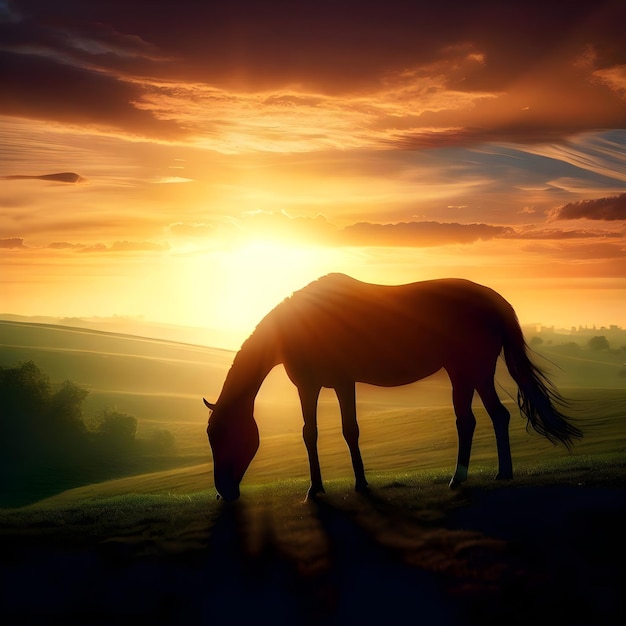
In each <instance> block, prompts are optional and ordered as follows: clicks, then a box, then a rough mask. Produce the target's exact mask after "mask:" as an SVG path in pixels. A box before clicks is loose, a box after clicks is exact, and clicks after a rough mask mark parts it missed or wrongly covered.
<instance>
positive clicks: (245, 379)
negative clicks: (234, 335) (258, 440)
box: [218, 330, 280, 410]
mask: <svg viewBox="0 0 626 626" xmlns="http://www.w3.org/2000/svg"><path fill="white" fill-rule="evenodd" d="M278 363H280V359H279V358H278V356H277V350H276V349H275V341H273V340H271V339H270V338H268V337H266V336H264V335H261V334H260V333H259V332H258V330H257V331H255V332H254V333H253V334H252V335H251V336H250V337H249V338H248V339H247V340H246V341H245V342H244V344H243V345H242V346H241V349H240V350H239V352H237V354H236V355H235V359H234V360H233V364H232V366H231V368H230V370H229V372H228V375H227V376H226V380H225V381H224V387H223V388H222V392H221V394H220V397H219V399H218V403H221V404H222V403H223V404H226V403H227V404H230V405H232V404H244V405H246V404H248V405H249V406H250V410H251V409H252V405H253V404H254V399H255V398H256V395H257V393H258V392H259V389H260V388H261V385H262V384H263V381H264V380H265V378H266V377H267V375H268V374H269V373H270V371H271V370H272V369H273V368H274V366H275V365H277V364H278Z"/></svg>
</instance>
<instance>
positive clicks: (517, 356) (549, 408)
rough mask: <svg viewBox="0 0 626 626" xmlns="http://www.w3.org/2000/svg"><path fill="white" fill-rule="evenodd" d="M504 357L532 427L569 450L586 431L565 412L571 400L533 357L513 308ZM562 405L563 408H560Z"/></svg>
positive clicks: (505, 334) (522, 411) (509, 319)
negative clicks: (578, 426) (565, 398)
mask: <svg viewBox="0 0 626 626" xmlns="http://www.w3.org/2000/svg"><path fill="white" fill-rule="evenodd" d="M503 349H504V360H505V363H506V366H507V369H508V370H509V373H510V374H511V377H512V378H513V380H514V381H515V382H516V383H517V386H518V392H517V404H518V406H519V409H520V412H521V413H522V415H523V416H525V417H526V418H527V420H528V424H527V426H526V428H527V430H530V428H531V427H532V428H533V429H534V430H535V431H537V432H538V433H539V434H540V435H543V436H544V437H546V438H547V439H548V440H549V441H550V442H551V443H553V444H557V443H559V442H560V443H562V444H564V445H565V446H566V447H567V448H568V449H570V448H571V447H572V445H573V440H574V439H580V438H581V437H582V436H583V433H582V432H581V431H580V430H579V429H578V428H577V427H576V426H574V425H573V424H572V423H571V418H569V417H567V416H565V415H564V414H563V413H561V411H560V408H564V407H566V406H567V402H566V401H565V400H564V398H563V397H562V396H561V394H560V393H559V392H558V390H557V389H556V387H555V386H554V384H553V383H552V382H551V381H550V380H549V379H548V377H547V376H546V374H545V373H544V372H543V371H542V370H541V368H539V367H538V366H537V365H535V364H534V363H533V362H532V361H531V360H530V357H529V351H530V348H529V347H528V344H527V343H526V341H525V340H524V335H523V334H522V329H521V327H520V325H519V322H518V320H517V316H516V315H515V312H514V311H513V309H512V308H511V309H510V312H508V313H507V314H506V315H505V330H504V337H503ZM557 407H559V408H557Z"/></svg>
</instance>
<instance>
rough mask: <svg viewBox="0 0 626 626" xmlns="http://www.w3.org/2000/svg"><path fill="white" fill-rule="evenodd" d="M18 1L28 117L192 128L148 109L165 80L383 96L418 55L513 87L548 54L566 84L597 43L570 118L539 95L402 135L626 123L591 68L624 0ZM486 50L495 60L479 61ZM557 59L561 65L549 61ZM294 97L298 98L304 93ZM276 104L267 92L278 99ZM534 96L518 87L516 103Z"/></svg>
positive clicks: (14, 19)
mask: <svg viewBox="0 0 626 626" xmlns="http://www.w3.org/2000/svg"><path fill="white" fill-rule="evenodd" d="M10 7H11V10H7V16H8V17H6V19H5V20H0V41H1V42H2V45H0V84H1V85H2V90H1V91H0V110H1V111H2V112H4V113H5V114H10V115H15V116H22V117H29V118H36V119H46V120H48V119H49V120H55V121H61V122H70V123H75V124H83V125H90V126H97V127H106V128H114V129H121V130H123V131H124V132H127V133H133V134H136V135H139V136H143V137H151V138H155V137H158V138H163V139H180V138H183V137H185V136H186V133H187V130H188V129H187V127H186V126H183V123H182V122H180V123H177V122H176V121H175V118H176V115H175V114H172V113H171V112H168V114H167V116H164V115H158V114H157V113H155V110H154V109H151V108H150V98H149V96H150V95H154V94H153V93H151V90H156V91H158V87H155V84H156V83H158V81H159V80H163V81H168V83H167V84H168V85H170V86H172V85H173V86H174V87H173V88H175V86H176V85H178V84H182V83H184V82H186V81H189V82H191V83H197V84H202V85H205V86H210V87H219V88H223V89H226V90H229V89H230V90H235V91H239V92H245V91H248V92H260V91H268V92H271V91H272V90H274V91H277V92H280V90H284V89H285V88H293V89H294V90H296V91H297V90H299V91H300V92H301V93H302V94H303V98H305V100H306V98H308V97H309V95H308V94H311V93H315V94H323V95H325V96H328V95H342V96H346V97H350V96H358V97H361V96H362V95H363V94H371V93H374V94H375V93H376V92H377V90H378V89H382V90H384V88H385V86H386V84H387V83H386V82H385V81H386V80H387V79H388V78H389V76H394V75H395V76H397V75H398V74H400V75H401V74H402V72H404V71H405V70H406V69H407V68H408V69H412V68H416V67H420V68H433V69H432V72H433V75H439V74H441V75H444V74H445V80H444V81H443V83H442V84H443V85H444V86H445V88H446V89H447V90H449V91H450V93H468V92H477V93H480V92H482V91H484V92H487V93H498V94H505V93H508V92H509V91H510V90H511V87H512V86H513V85H514V84H515V83H516V81H518V80H525V79H527V77H528V76H529V75H530V76H532V75H534V73H535V72H536V71H537V68H543V67H551V68H552V69H553V70H554V71H553V73H552V75H550V76H547V77H546V76H544V79H545V80H544V83H543V85H544V86H549V85H551V84H556V83H559V84H561V83H562V81H561V79H560V78H559V76H561V75H563V74H564V73H568V72H571V68H572V64H573V60H574V58H575V56H576V55H578V54H580V52H581V50H583V49H584V47H585V46H589V45H591V46H593V49H594V61H593V63H594V67H593V68H590V69H589V70H588V73H587V74H579V75H576V76H575V77H574V78H572V81H573V82H571V84H567V85H566V89H565V91H564V92H562V91H555V93H554V94H553V95H552V94H550V98H549V100H550V101H552V102H557V103H558V107H555V108H558V109H559V111H560V113H561V116H562V117H564V119H563V121H562V123H559V119H560V118H559V116H558V115H552V117H549V118H548V120H549V121H548V123H547V122H546V120H545V117H544V115H543V112H542V110H541V107H539V108H538V109H536V118H533V115H534V113H533V112H532V111H534V110H535V109H532V108H531V113H530V114H529V115H526V117H527V118H528V119H527V120H522V122H521V123H520V124H512V123H508V122H507V123H506V124H504V123H502V124H500V125H497V126H496V128H495V130H494V129H492V127H491V125H489V128H482V127H481V124H480V120H481V119H482V120H484V117H481V118H480V119H478V120H473V119H472V117H471V116H469V117H465V118H461V119H460V122H461V128H466V129H467V130H465V131H461V132H458V131H447V132H446V133H437V134H430V133H423V132H413V131H411V130H410V129H409V130H407V132H406V133H404V134H402V133H400V134H399V135H398V137H397V142H394V141H393V140H392V142H391V143H394V144H397V145H398V146H400V147H403V146H404V147H410V148H419V147H429V146H431V145H458V144H459V143H461V144H463V143H468V142H472V141H475V140H476V139H479V140H483V141H485V140H489V137H492V138H494V139H497V140H507V139H513V140H516V141H518V140H521V141H524V140H525V141H533V140H537V141H545V140H547V139H549V138H550V136H551V135H555V134H556V135H559V133H560V136H562V135H563V134H564V133H568V132H574V131H576V130H581V129H584V128H599V127H603V128H612V127H615V124H616V123H617V121H616V120H620V119H621V121H622V122H623V121H624V115H623V113H620V110H621V109H619V106H618V105H619V104H622V105H623V100H621V99H620V95H619V94H616V93H609V92H610V91H611V90H610V89H608V88H607V87H605V86H603V85H601V84H595V85H594V86H592V85H591V82H590V81H589V80H588V76H589V75H590V73H591V71H592V69H593V70H595V71H601V70H610V69H611V68H613V69H614V68H617V67H619V66H621V65H624V64H626V48H624V46H623V32H622V25H623V23H624V22H625V20H626V17H625V15H624V13H625V9H624V4H623V3H622V2H619V1H617V0H598V1H597V2H586V3H585V2H578V3H569V4H567V7H566V9H565V8H564V7H563V6H562V5H561V3H550V2H545V1H541V2H540V1H538V0H529V1H528V2H524V3H511V2H494V1H493V0H478V1H476V2H467V1H461V0H440V1H439V2H437V3H434V4H432V5H429V6H428V7H425V5H424V4H423V3H420V2H405V1H398V2H394V1H393V0H391V1H389V2H385V3H367V2H362V0H359V1H358V2H357V1H356V0H347V1H346V2H340V3H338V2H336V1H330V0H319V1H318V2H316V3H300V2H285V1H283V0H267V1H266V2H258V1H256V0H254V1H253V0H232V1H229V2H221V3H215V2H204V3H203V2H195V1H192V0H187V1H185V0H181V1H179V2H172V1H171V0H168V1H165V0H136V1H133V2H128V1H127V0H90V1H89V2H85V1H84V0H64V1H63V2H49V1H48V0H15V1H14V2H12V3H11V4H10ZM473 52H475V53H476V54H477V55H479V56H480V57H481V59H482V58H484V63H483V62H481V63H474V62H472V63H468V62H467V58H470V57H471V56H472V53H473ZM464 58H465V61H463V59H464ZM555 58H556V59H558V60H560V65H558V66H556V65H555V66H554V67H552V66H550V62H554V59H555ZM450 59H453V61H454V62H453V63H449V64H448V65H447V66H446V70H445V72H442V70H441V68H440V67H439V66H438V65H437V64H439V63H441V62H442V61H444V60H450ZM564 68H569V69H568V70H567V72H564ZM590 94H591V95H592V97H590ZM600 95H601V96H602V97H601V98H600ZM146 96H148V98H146ZM277 97H278V98H285V97H286V96H283V95H278V96H277ZM286 98H288V99H290V101H289V104H292V105H293V106H296V107H298V106H303V105H304V103H305V100H300V99H299V98H298V97H295V96H288V97H286ZM563 98H569V99H568V101H567V102H563ZM594 102H598V104H597V105H594V104H593V103H594ZM272 103H274V104H276V101H273V100H272V96H270V98H269V100H268V101H267V104H268V105H271V104H272ZM285 104H287V101H285ZM526 104H527V103H526V102H517V101H515V99H514V98H513V100H512V102H511V105H512V108H511V109H510V111H512V112H514V111H517V112H519V110H520V109H521V108H522V107H524V106H525V105H526ZM486 106H487V105H486V104H485V105H481V106H479V107H477V108H476V111H477V112H479V111H480V110H483V109H484V108H485V107H486ZM594 107H595V108H594ZM445 108H446V109H447V108H448V107H445ZM450 108H451V109H454V108H455V105H454V104H452V105H451V106H450ZM587 109H589V111H588V110H587ZM508 110H509V109H508V107H507V111H508ZM570 111H572V113H569V112H570ZM422 112H423V110H422ZM552 113H553V112H552ZM568 115H570V116H571V117H572V119H567V117H568ZM620 116H621V117H620ZM418 117H419V116H418ZM513 117H514V116H513ZM419 119H420V124H419V125H418V126H416V127H415V128H421V127H428V124H429V123H430V122H432V123H433V125H434V127H435V128H443V129H449V128H452V127H453V126H454V124H452V123H451V122H452V118H450V116H449V115H448V113H447V112H446V114H445V115H444V113H443V112H442V111H441V108H440V107H439V106H437V107H435V108H433V109H432V110H431V112H430V113H428V114H424V116H423V117H421V118H419ZM505 119H511V117H510V116H506V117H505ZM396 121H397V122H398V123H401V122H400V120H399V118H397V119H396ZM185 123H191V122H189V121H188V120H187V121H186V122H185ZM205 124H206V122H205ZM494 124H497V121H495V120H494ZM207 132H209V131H207ZM490 133H491V134H490Z"/></svg>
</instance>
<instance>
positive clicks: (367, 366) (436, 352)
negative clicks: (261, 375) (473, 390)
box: [272, 275, 514, 386]
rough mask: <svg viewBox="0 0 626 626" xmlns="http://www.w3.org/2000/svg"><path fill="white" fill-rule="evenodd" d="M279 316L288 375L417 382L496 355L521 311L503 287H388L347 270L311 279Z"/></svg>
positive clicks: (457, 283)
mask: <svg viewBox="0 0 626 626" xmlns="http://www.w3.org/2000/svg"><path fill="white" fill-rule="evenodd" d="M272 313H273V315H272V321H273V322H274V324H273V325H274V328H275V331H276V333H277V341H278V342H279V344H280V346H281V350H282V353H283V355H284V358H283V362H284V363H285V367H286V369H287V370H288V372H289V368H290V367H291V368H292V369H294V368H295V369H298V368H305V369H306V370H307V372H308V374H307V375H309V376H310V375H311V374H312V372H313V370H315V371H319V372H320V373H321V372H323V373H324V375H325V376H327V377H328V378H332V377H337V376H340V375H341V374H342V373H343V374H345V376H346V377H347V378H351V379H354V380H361V381H364V382H371V383H373V384H382V385H396V384H405V383H408V382H412V381H414V380H418V379H420V378H423V377H425V376H428V375H430V374H432V373H434V372H435V371H437V370H438V369H440V368H442V367H448V366H451V365H454V364H462V363H466V362H467V363H468V364H469V363H470V362H471V361H472V359H473V358H474V357H476V356H478V357H482V355H487V353H488V356H489V359H490V360H495V358H496V357H497V355H498V354H499V352H500V349H501V346H502V343H501V337H502V333H503V327H504V322H503V318H504V317H506V316H507V315H511V314H512V315H513V316H514V313H513V312H512V309H511V307H510V305H508V303H507V302H506V301H505V300H504V299H503V298H502V297H501V296H499V295H498V294H497V293H496V292H494V291H493V290H491V289H489V288H487V287H483V286H481V285H478V284H476V283H473V282H470V281H467V280H462V279H439V280H430V281H422V282H416V283H410V284H406V285H394V286H387V285H375V284H369V283H363V282H360V281H357V280H354V279H352V278H349V277H347V276H344V275H329V276H327V277H324V278H322V279H319V280H318V281H315V282H314V283H311V284H310V285H308V286H307V287H304V288H303V289H301V290H300V291H298V292H295V293H294V294H293V296H292V297H291V298H289V299H287V300H286V301H284V302H283V303H282V304H281V305H279V307H277V309H275V310H274V311H273V312H272ZM320 375H321V374H320ZM328 386H332V385H328Z"/></svg>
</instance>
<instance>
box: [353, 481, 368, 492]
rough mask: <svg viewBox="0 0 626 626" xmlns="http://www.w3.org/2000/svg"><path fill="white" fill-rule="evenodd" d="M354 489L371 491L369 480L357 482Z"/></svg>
mask: <svg viewBox="0 0 626 626" xmlns="http://www.w3.org/2000/svg"><path fill="white" fill-rule="evenodd" d="M354 490H355V491H356V492H357V493H369V490H370V489H369V485H368V484H367V482H362V483H357V484H356V485H355V486H354Z"/></svg>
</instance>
